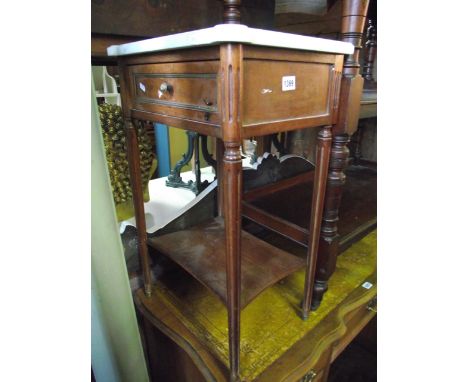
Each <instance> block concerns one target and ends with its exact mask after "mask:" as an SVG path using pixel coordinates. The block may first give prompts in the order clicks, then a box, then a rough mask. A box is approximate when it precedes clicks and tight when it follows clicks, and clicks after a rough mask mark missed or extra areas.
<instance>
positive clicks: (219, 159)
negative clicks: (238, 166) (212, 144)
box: [216, 138, 224, 216]
mask: <svg viewBox="0 0 468 382" xmlns="http://www.w3.org/2000/svg"><path fill="white" fill-rule="evenodd" d="M223 167H224V143H223V141H222V140H221V139H218V138H216V178H217V179H218V194H217V198H218V200H217V201H218V216H224V203H223V195H224V192H223V190H224V186H223Z"/></svg>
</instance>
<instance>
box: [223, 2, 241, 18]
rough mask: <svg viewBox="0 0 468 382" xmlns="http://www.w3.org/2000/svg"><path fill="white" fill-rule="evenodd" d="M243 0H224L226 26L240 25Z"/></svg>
mask: <svg viewBox="0 0 468 382" xmlns="http://www.w3.org/2000/svg"><path fill="white" fill-rule="evenodd" d="M240 5H241V0H224V13H223V22H224V23H225V24H240V16H241V14H240Z"/></svg>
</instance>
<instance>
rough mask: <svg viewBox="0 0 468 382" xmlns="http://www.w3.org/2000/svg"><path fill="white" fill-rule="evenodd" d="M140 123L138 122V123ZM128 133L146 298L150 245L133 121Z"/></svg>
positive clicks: (134, 207) (134, 204) (126, 125)
mask: <svg viewBox="0 0 468 382" xmlns="http://www.w3.org/2000/svg"><path fill="white" fill-rule="evenodd" d="M137 123H138V122H137ZM125 127H126V131H127V158H128V168H129V172H130V182H131V184H132V194H133V209H134V211H135V221H136V228H137V233H138V254H139V256H140V267H141V270H142V274H143V284H144V288H145V294H146V296H148V297H149V296H151V272H150V266H149V256H148V245H147V243H146V240H147V235H146V221H145V207H144V199H143V185H142V180H141V172H140V150H139V149H138V136H137V132H136V129H135V126H134V124H133V122H132V121H131V120H126V121H125Z"/></svg>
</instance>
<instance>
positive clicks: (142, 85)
mask: <svg viewBox="0 0 468 382" xmlns="http://www.w3.org/2000/svg"><path fill="white" fill-rule="evenodd" d="M139 85H140V89H141V90H142V91H143V93H146V87H145V85H144V84H142V83H141V82H140V83H139Z"/></svg>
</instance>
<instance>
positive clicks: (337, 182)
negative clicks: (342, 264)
mask: <svg viewBox="0 0 468 382" xmlns="http://www.w3.org/2000/svg"><path fill="white" fill-rule="evenodd" d="M348 141H349V136H348V135H347V134H342V135H336V136H334V137H333V141H332V149H331V156H330V164H329V169H328V179H327V191H326V194H325V208H324V211H323V217H322V228H321V233H320V241H319V249H318V256H317V270H316V273H315V283H314V291H313V296H312V306H311V309H312V310H315V309H317V308H318V307H319V305H320V302H321V301H322V298H323V294H324V293H325V292H326V291H327V289H328V279H329V278H330V276H331V275H332V274H333V272H334V270H335V266H336V258H337V256H338V250H339V245H338V244H339V243H338V240H339V235H338V211H339V208H340V202H341V195H342V192H343V186H344V183H345V179H346V176H345V174H344V172H343V171H344V169H345V167H346V164H347V160H348V155H349V150H348V148H347V147H346V144H347V143H348Z"/></svg>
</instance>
